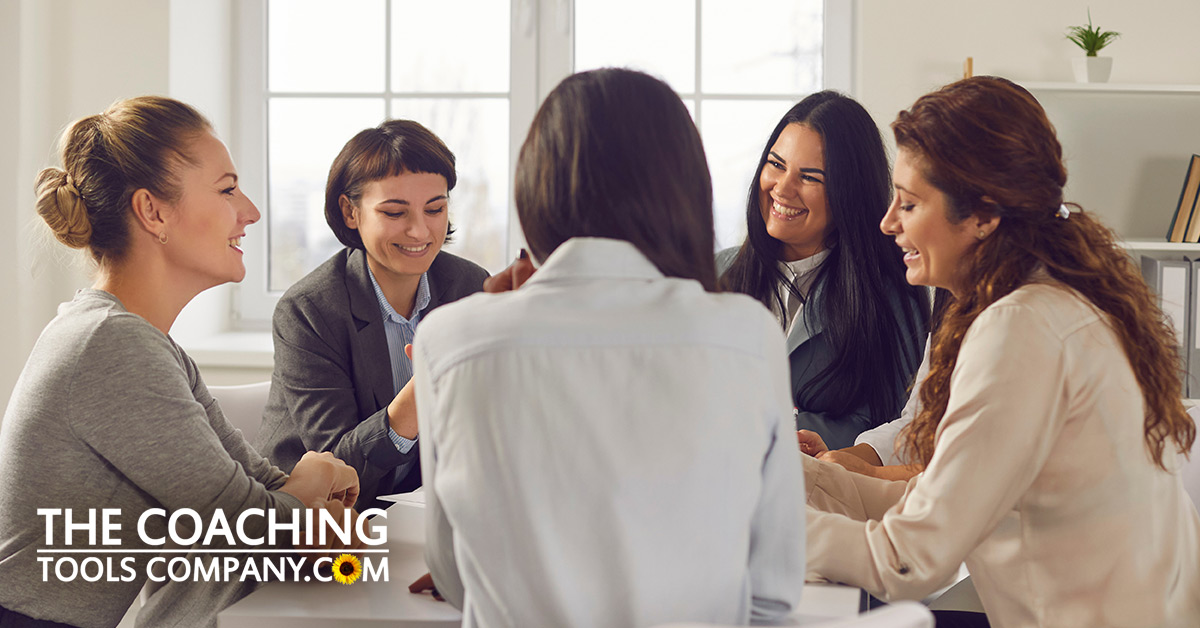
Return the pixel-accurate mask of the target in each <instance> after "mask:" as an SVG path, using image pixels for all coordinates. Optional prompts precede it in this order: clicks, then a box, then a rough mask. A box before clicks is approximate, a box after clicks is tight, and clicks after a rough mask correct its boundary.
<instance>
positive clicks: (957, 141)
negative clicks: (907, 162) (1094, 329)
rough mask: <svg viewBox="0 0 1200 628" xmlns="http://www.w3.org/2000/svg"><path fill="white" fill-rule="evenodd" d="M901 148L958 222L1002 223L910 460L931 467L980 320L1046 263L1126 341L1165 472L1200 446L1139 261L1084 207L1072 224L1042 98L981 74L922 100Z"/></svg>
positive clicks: (936, 356) (957, 325)
mask: <svg viewBox="0 0 1200 628" xmlns="http://www.w3.org/2000/svg"><path fill="white" fill-rule="evenodd" d="M892 130H893V131H894V132H895V135H896V145H897V146H898V147H899V148H900V149H901V150H907V151H911V152H912V153H913V154H914V155H915V156H917V157H919V159H920V160H921V163H922V164H923V175H924V176H925V178H926V179H928V180H929V182H930V183H931V184H932V185H933V186H934V187H936V188H937V189H939V190H940V191H942V192H943V193H944V194H945V195H946V200H947V210H946V211H947V213H948V214H949V215H948V216H947V218H948V219H949V220H950V221H951V222H952V223H961V222H962V221H963V220H966V219H967V218H969V217H970V216H972V215H981V216H985V217H990V216H999V217H1000V221H999V224H998V226H997V227H996V229H995V231H994V232H993V233H992V234H991V235H990V236H989V237H987V238H986V239H984V240H982V241H981V242H980V243H979V244H978V245H977V246H976V247H974V248H973V249H972V251H971V252H969V253H968V254H967V255H968V258H967V259H966V260H964V265H965V272H966V276H965V278H964V280H963V281H962V285H963V286H964V289H963V290H962V291H961V292H960V294H958V295H956V297H955V298H954V299H953V300H952V302H951V303H950V304H949V306H948V308H947V311H946V314H945V317H944V319H943V320H942V321H941V325H940V327H939V329H938V331H937V332H936V334H935V335H934V338H933V348H932V351H931V354H930V368H929V376H928V378H927V379H926V380H925V381H924V382H923V383H922V384H921V389H920V395H921V403H922V404H923V409H922V411H921V412H920V414H918V416H917V417H916V418H915V419H914V420H913V422H912V423H911V424H910V425H909V426H908V428H906V429H907V431H906V433H905V436H904V439H905V452H906V454H907V456H908V459H909V460H913V461H918V462H920V463H922V464H926V465H927V464H929V461H930V459H931V458H932V457H933V451H934V444H935V436H936V433H937V427H938V424H939V423H940V422H941V420H942V417H943V415H944V414H945V412H946V404H947V401H948V400H949V397H950V376H951V373H952V372H953V371H954V366H955V364H956V363H957V360H958V352H959V348H960V347H961V346H962V341H963V337H964V336H965V335H966V333H967V330H968V328H970V326H971V323H973V322H974V321H975V318H976V317H977V316H979V314H980V313H982V312H983V310H985V309H987V307H988V306H990V305H991V304H992V303H995V302H996V301H997V300H999V299H1001V298H1002V297H1004V296H1005V295H1007V294H1009V293H1010V292H1012V291H1013V290H1016V289H1017V288H1019V287H1021V286H1022V285H1024V284H1025V283H1027V282H1028V281H1029V276H1030V273H1032V272H1033V271H1034V270H1035V268H1037V267H1039V266H1043V267H1045V269H1046V271H1047V272H1048V273H1049V274H1050V276H1051V277H1053V278H1054V279H1055V280H1057V281H1059V282H1061V283H1063V284H1065V285H1067V286H1069V287H1071V288H1072V289H1074V290H1076V291H1077V292H1079V293H1080V294H1081V295H1083V296H1084V298H1086V299H1088V300H1089V301H1091V303H1092V304H1093V305H1094V306H1096V307H1097V308H1099V309H1100V310H1101V311H1103V312H1104V313H1105V314H1106V315H1107V316H1108V320H1109V323H1110V326H1111V327H1112V329H1113V331H1114V332H1115V333H1116V335H1117V337H1118V338H1119V339H1120V342H1121V346H1122V348H1123V349H1124V350H1125V354H1126V355H1127V356H1128V357H1129V364H1130V366H1131V367H1132V369H1133V373H1134V375H1135V376H1136V377H1137V382H1138V384H1139V386H1140V387H1141V391H1142V398H1143V399H1144V401H1145V407H1146V416H1145V441H1146V447H1147V449H1148V450H1149V454H1150V456H1151V458H1152V459H1153V460H1154V462H1155V464H1157V465H1158V466H1159V467H1163V468H1165V464H1164V462H1163V453H1164V450H1165V448H1166V441H1167V440H1168V439H1170V440H1172V441H1174V442H1175V444H1176V446H1177V447H1178V449H1179V450H1180V451H1183V452H1186V451H1189V450H1190V449H1191V446H1192V442H1193V441H1194V440H1195V438H1196V426H1195V424H1194V422H1193V421H1192V420H1191V418H1190V417H1189V416H1188V415H1187V412H1186V411H1185V410H1184V407H1183V402H1182V394H1181V383H1180V368H1181V365H1180V362H1179V358H1178V354H1177V352H1176V346H1177V345H1176V338H1175V333H1174V331H1173V330H1172V329H1171V328H1170V326H1169V325H1168V324H1167V323H1166V320H1165V318H1164V317H1163V314H1162V311H1161V310H1160V309H1159V307H1158V304H1157V300H1156V299H1155V298H1154V296H1153V294H1151V292H1150V289H1149V288H1148V287H1147V286H1146V283H1145V281H1143V279H1142V276H1141V274H1140V273H1139V272H1138V269H1137V267H1136V266H1135V264H1134V263H1133V260H1132V259H1131V258H1130V257H1129V255H1128V254H1126V252H1125V251H1124V250H1123V249H1121V248H1120V247H1119V246H1118V245H1117V244H1116V239H1115V237H1114V235H1113V233H1112V231H1110V230H1109V229H1108V228H1107V227H1105V226H1104V225H1103V224H1101V223H1100V222H1099V221H1098V220H1096V219H1095V218H1093V217H1092V216H1090V215H1089V214H1087V213H1085V212H1083V211H1082V208H1080V207H1078V206H1077V205H1075V204H1074V203H1072V205H1073V206H1075V208H1076V209H1077V210H1078V211H1075V212H1072V213H1071V216H1070V219H1068V220H1062V219H1060V218H1058V217H1057V216H1056V212H1057V210H1058V209H1059V207H1060V205H1062V202H1063V192H1062V190H1063V186H1064V185H1065V184H1066V182H1067V171H1066V167H1065V166H1064V165H1063V160H1062V147H1061V145H1060V144H1059V142H1058V138H1057V136H1056V135H1055V131H1054V127H1053V125H1051V124H1050V120H1049V119H1047V117H1046V113H1045V111H1043V109H1042V107H1041V105H1040V104H1038V102H1037V100H1036V99H1034V97H1033V96H1032V95H1031V94H1030V93H1029V92H1028V91H1026V90H1025V89H1024V88H1022V87H1020V86H1018V85H1016V84H1014V83H1012V82H1010V81H1008V80H1005V79H1002V78H996V77H989V76H978V77H974V78H970V79H965V80H962V81H958V82H956V83H952V84H950V85H947V86H945V87H943V88H941V89H939V90H937V91H935V92H932V93H930V94H926V95H924V96H922V97H921V98H919V99H917V102H916V103H914V104H913V106H912V107H911V108H909V109H908V110H907V111H901V112H900V114H899V116H898V117H897V118H896V121H895V122H894V123H892Z"/></svg>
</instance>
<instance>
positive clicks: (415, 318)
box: [367, 266, 429, 454]
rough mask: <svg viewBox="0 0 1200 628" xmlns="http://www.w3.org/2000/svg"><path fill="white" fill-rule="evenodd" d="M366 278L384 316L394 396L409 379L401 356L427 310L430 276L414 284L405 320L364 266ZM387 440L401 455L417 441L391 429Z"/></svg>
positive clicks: (408, 362)
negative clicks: (369, 280) (410, 308)
mask: <svg viewBox="0 0 1200 628" xmlns="http://www.w3.org/2000/svg"><path fill="white" fill-rule="evenodd" d="M367 276H368V277H370V278H371V287H372V288H374V289H375V298H376V299H379V310H380V312H381V313H382V314H383V333H384V335H385V336H386V337H387V344H388V355H389V356H391V359H392V395H395V394H397V393H399V392H400V389H401V388H403V387H404V385H405V384H407V383H408V380H410V379H412V372H413V369H412V360H409V359H408V356H406V355H404V345H407V344H412V341H413V335H414V334H416V333H417V323H420V322H421V314H422V313H423V312H424V311H425V308H427V307H429V273H421V281H420V282H419V283H418V284H417V298H416V300H415V301H414V302H413V313H412V318H404V317H403V316H401V315H400V314H399V313H398V312H396V308H393V307H392V304H391V303H388V300H387V297H385V296H383V290H382V289H381V288H380V287H379V282H378V281H375V273H373V272H371V267H370V266H367ZM388 438H390V439H392V443H394V444H395V445H396V449H399V450H400V453H402V454H406V453H408V452H409V450H410V449H412V448H413V445H415V444H416V442H417V441H416V439H413V440H409V439H407V438H404V437H403V436H401V435H399V434H397V433H396V431H395V430H393V429H392V428H391V427H390V426H389V427H388Z"/></svg>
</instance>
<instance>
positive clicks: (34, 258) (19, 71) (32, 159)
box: [0, 0, 167, 405]
mask: <svg viewBox="0 0 1200 628" xmlns="http://www.w3.org/2000/svg"><path fill="white" fill-rule="evenodd" d="M0 25H2V26H0V42H2V43H0V84H3V85H13V86H16V89H15V90H11V89H8V90H3V95H2V96H0V177H4V179H3V180H4V182H5V183H6V185H3V186H0V215H2V216H3V219H2V222H0V251H2V253H0V255H2V256H3V257H0V289H3V290H4V292H3V294H9V295H13V297H10V298H11V299H13V301H10V303H13V302H15V306H13V305H10V306H9V307H7V308H0V311H2V313H0V330H2V331H0V333H2V334H3V336H2V340H3V345H2V346H3V354H2V359H0V402H3V403H4V404H5V405H7V403H8V398H9V396H10V394H11V392H12V386H13V384H14V383H15V381H16V377H17V374H18V373H19V372H20V369H21V366H22V365H23V364H24V362H25V358H26V356H28V354H29V350H30V349H31V348H32V347H33V342H34V341H35V340H36V339H37V335H38V334H39V333H40V332H41V329H42V327H44V326H45V325H46V323H47V322H48V321H49V320H50V319H51V318H53V316H54V312H55V309H56V307H57V305H58V304H59V303H60V302H62V301H66V300H69V299H70V298H71V295H72V294H73V293H74V291H75V290H76V289H78V288H81V287H85V286H86V285H88V283H89V279H88V275H89V273H90V270H89V268H88V266H87V263H86V262H85V261H82V260H81V256H80V255H79V254H75V253H68V252H67V249H66V247H63V246H61V245H59V244H57V243H55V242H54V241H53V238H47V237H46V236H47V230H46V229H44V228H42V225H41V224H39V223H40V219H38V218H37V216H36V214H35V213H34V210H33V200H34V195H33V180H34V177H35V176H36V175H37V172H38V171H39V170H40V169H41V168H43V167H45V166H48V165H59V164H58V157H57V154H56V150H55V142H56V141H57V137H58V134H59V133H60V132H61V130H62V128H63V127H65V125H66V124H67V123H69V122H70V121H71V120H74V119H76V118H79V117H82V116H84V115H88V114H91V113H96V112H99V111H101V110H103V109H104V108H105V107H107V106H108V105H109V104H111V103H112V102H113V101H115V100H117V99H119V98H124V97H129V96H136V95H140V94H153V93H157V94H162V93H166V91H167V5H166V4H165V3H163V2H160V1H158V0H105V2H94V1H92V0H5V1H4V2H0Z"/></svg>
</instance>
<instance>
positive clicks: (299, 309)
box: [255, 248, 488, 510]
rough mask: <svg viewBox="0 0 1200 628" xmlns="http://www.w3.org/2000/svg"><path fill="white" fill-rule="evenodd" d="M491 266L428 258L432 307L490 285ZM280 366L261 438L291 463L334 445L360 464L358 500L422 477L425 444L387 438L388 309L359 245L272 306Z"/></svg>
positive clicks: (364, 502)
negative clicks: (404, 444)
mask: <svg viewBox="0 0 1200 628" xmlns="http://www.w3.org/2000/svg"><path fill="white" fill-rule="evenodd" d="M487 276H488V273H487V271H485V270H484V269H483V268H480V267H479V266H478V265H476V264H474V263H472V262H469V261H467V260H464V259H462V258H460V257H456V256H454V255H452V254H450V253H447V252H445V251H442V252H440V253H438V256H437V257H436V258H435V259H434V260H433V264H432V265H431V266H430V267H429V290H430V301H429V307H428V308H427V309H426V310H425V313H426V314H428V312H430V311H431V310H433V309H434V308H436V307H438V306H439V305H442V304H443V303H449V302H451V301H455V300H457V299H460V298H462V297H464V296H467V295H469V294H472V293H475V292H479V291H480V290H481V289H482V288H483V280H484V279H486V278H487ZM272 333H273V336H274V341H275V372H274V373H273V374H272V376H271V392H270V396H269V398H268V400H267V407H266V410H264V413H263V424H262V430H261V431H260V432H259V435H258V439H257V441H256V443H255V445H256V446H257V447H258V450H259V452H261V453H262V454H263V455H264V456H266V457H267V458H268V459H269V460H271V462H273V463H275V464H276V465H277V466H278V467H280V468H281V469H283V470H285V471H289V472H290V471H291V470H292V468H293V467H295V466H296V462H298V461H299V460H300V457H301V456H303V455H304V453H305V452H306V451H309V450H313V451H330V452H333V455H335V456H337V457H338V458H341V459H342V460H344V461H345V462H346V464H349V465H350V466H352V467H354V468H355V469H356V470H358V477H359V488H360V493H359V498H358V508H359V509H360V510H361V509H364V508H370V507H386V506H387V504H386V503H383V502H380V501H379V500H378V497H379V496H380V495H388V494H392V493H400V492H406V491H411V490H413V489H415V488H417V487H418V486H420V485H421V465H420V462H419V460H420V458H419V456H420V454H419V451H418V450H419V445H418V446H414V447H413V448H412V449H411V450H409V452H408V453H406V454H401V453H400V451H399V450H397V449H396V446H395V445H394V444H393V443H392V441H391V439H389V438H388V434H387V432H388V420H387V406H388V403H390V402H391V400H392V398H393V397H394V396H395V393H394V391H393V390H392V370H391V360H390V357H389V355H388V346H387V337H386V336H385V335H384V331H383V314H382V313H381V312H380V311H379V300H378V299H377V298H376V296H375V290H374V288H372V286H371V279H370V276H369V275H368V273H367V257H366V255H365V254H364V253H363V252H362V251H361V250H359V249H350V248H346V249H342V250H341V251H339V252H338V253H337V254H335V255H334V256H333V257H331V258H329V260H328V261H326V262H325V263H323V264H321V265H320V266H319V267H317V269H316V270H314V271H312V272H311V273H309V274H308V275H307V276H305V277H304V278H303V279H301V280H300V281H298V282H296V284H295V285H293V286H292V287H291V288H290V289H289V290H288V291H287V292H286V293H284V295H283V297H282V298H280V299H279V303H278V305H276V306H275V316H274V320H273V322H272Z"/></svg>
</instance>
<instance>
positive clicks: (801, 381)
mask: <svg viewBox="0 0 1200 628" xmlns="http://www.w3.org/2000/svg"><path fill="white" fill-rule="evenodd" d="M737 252H738V247H733V248H728V249H725V250H722V251H720V252H718V253H717V260H716V262H717V274H718V276H719V275H722V274H724V273H725V271H726V270H728V269H729V267H730V265H732V264H733V259H734V257H736V256H737ZM888 296H889V301H890V302H891V304H892V309H893V311H894V312H895V315H896V317H897V318H898V319H899V320H901V321H904V320H908V321H911V322H912V323H913V325H914V326H913V327H911V328H910V329H908V330H906V332H907V333H905V334H904V338H903V340H904V348H905V355H906V357H907V358H908V359H907V360H905V361H904V364H905V367H906V368H907V372H904V373H902V374H901V375H902V377H901V378H900V380H901V381H902V382H903V384H901V385H899V386H897V387H896V389H895V391H894V392H895V394H896V411H895V412H894V413H891V414H890V415H889V416H872V415H871V411H870V409H869V408H868V406H867V404H866V403H865V402H864V403H860V404H857V405H856V406H855V407H854V409H853V410H851V411H849V412H847V413H844V414H836V413H834V412H832V411H831V408H832V407H833V402H834V401H835V400H833V399H830V398H828V397H829V395H825V394H823V393H822V391H820V390H817V391H811V390H807V391H806V390H805V389H806V388H807V385H808V383H809V382H810V381H812V380H813V379H815V378H816V377H817V375H819V374H820V373H821V371H823V370H825V368H826V367H828V366H829V365H830V364H831V363H833V360H834V359H835V358H836V357H837V356H836V355H834V353H833V348H832V347H831V346H829V343H828V341H826V339H825V337H824V336H823V335H822V332H823V331H824V328H825V325H824V321H822V320H821V317H820V316H818V315H817V312H818V311H819V309H820V308H817V307H814V306H813V304H815V303H819V302H820V299H821V286H820V285H817V286H815V287H814V288H813V291H812V293H811V294H810V295H809V297H808V303H807V304H806V305H805V306H804V309H803V310H801V311H800V316H802V317H803V318H802V319H801V320H800V321H797V322H796V324H795V325H792V329H791V332H790V333H789V334H788V337H787V348H786V349H787V355H788V365H789V367H790V370H791V372H790V377H791V381H792V402H793V403H794V404H795V405H796V429H797V430H812V431H814V432H816V433H818V434H820V435H821V438H822V439H823V440H824V441H825V444H826V445H828V446H829V448H830V449H842V448H844V447H850V446H851V445H853V444H854V439H855V438H856V437H857V436H858V435H859V434H861V433H862V432H865V431H867V430H869V429H871V428H873V427H876V426H878V425H881V424H883V423H886V422H888V421H891V420H892V419H895V418H896V417H898V416H900V409H901V408H902V407H903V406H904V402H905V400H906V399H908V388H907V383H908V382H911V381H912V379H913V377H914V376H916V373H917V368H918V367H919V366H920V364H921V355H922V354H923V353H924V352H925V339H926V337H927V336H928V334H927V332H926V331H925V330H924V329H923V328H922V327H921V325H922V324H923V323H924V321H926V320H928V318H929V315H928V313H922V312H921V308H920V304H919V303H918V302H917V301H915V300H912V299H905V298H904V296H903V295H900V294H894V293H893V294H889V295H888ZM904 307H908V308H909V316H908V317H907V318H906V317H904V315H903V314H902V312H903V309H902V308H904Z"/></svg>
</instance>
